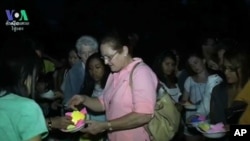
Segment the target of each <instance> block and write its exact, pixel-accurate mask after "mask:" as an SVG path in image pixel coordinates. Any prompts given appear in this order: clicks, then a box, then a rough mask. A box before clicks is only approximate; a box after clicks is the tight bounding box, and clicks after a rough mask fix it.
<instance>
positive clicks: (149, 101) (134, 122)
mask: <svg viewBox="0 0 250 141" xmlns="http://www.w3.org/2000/svg"><path fill="white" fill-rule="evenodd" d="M130 43H131V40H129V36H126V35H125V36H122V35H121V34H118V33H116V32H114V33H111V34H109V35H106V36H105V37H104V38H103V40H102V41H101V46H100V50H101V54H102V56H103V59H104V61H105V64H107V65H108V66H109V67H110V69H111V71H112V73H111V74H110V75H109V77H108V80H107V83H106V86H105V88H104V90H103V95H102V96H100V97H98V98H90V97H88V96H86V95H76V96H74V97H73V98H72V99H71V101H70V105H71V107H72V108H75V106H76V105H79V104H83V105H85V106H86V107H88V108H90V109H91V110H93V111H106V117H107V122H97V121H87V124H88V127H87V128H84V129H82V130H81V131H82V132H87V133H91V134H97V133H100V132H104V131H108V137H109V140H111V141H149V140H150V139H149V135H148V134H147V132H146V131H145V129H144V127H143V125H145V124H146V123H148V122H149V121H150V119H151V117H152V115H153V113H154V106H155V103H156V87H157V77H156V75H155V74H154V73H153V71H152V70H151V69H150V68H149V67H148V66H147V65H146V64H145V63H143V61H142V59H140V58H133V57H132V45H131V44H130ZM137 63H140V64H139V65H138V66H137V67H136V69H135V70H134V71H133V75H132V80H133V89H131V87H130V84H129V78H130V74H131V70H132V69H133V67H134V65H135V64H137Z"/></svg>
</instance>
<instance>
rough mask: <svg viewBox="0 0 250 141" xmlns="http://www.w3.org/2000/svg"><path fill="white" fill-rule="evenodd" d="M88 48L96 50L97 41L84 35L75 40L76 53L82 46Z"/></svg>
mask: <svg viewBox="0 0 250 141" xmlns="http://www.w3.org/2000/svg"><path fill="white" fill-rule="evenodd" d="M83 45H84V46H89V47H91V48H93V49H96V50H97V49H98V42H97V40H96V39H95V38H94V37H92V36H88V35H84V36H81V37H80V38H78V39H77V41H76V49H77V51H80V49H81V47H82V46H83Z"/></svg>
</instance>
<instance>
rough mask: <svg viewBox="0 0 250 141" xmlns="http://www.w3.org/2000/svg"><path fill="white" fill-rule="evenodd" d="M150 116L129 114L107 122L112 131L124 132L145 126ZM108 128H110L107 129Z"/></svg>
mask: <svg viewBox="0 0 250 141" xmlns="http://www.w3.org/2000/svg"><path fill="white" fill-rule="evenodd" d="M151 118H152V114H141V113H135V112H132V113H129V114H127V115H125V116H123V117H120V118H117V119H115V120H111V121H109V123H110V126H111V128H112V130H126V129H132V128H135V127H139V126H142V125H144V124H147V123H148V122H149V121H150V120H151ZM109 128H110V127H109Z"/></svg>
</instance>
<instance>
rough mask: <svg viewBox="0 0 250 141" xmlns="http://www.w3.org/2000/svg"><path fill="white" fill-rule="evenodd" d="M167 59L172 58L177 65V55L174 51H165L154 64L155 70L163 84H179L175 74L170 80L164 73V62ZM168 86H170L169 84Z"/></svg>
mask: <svg viewBox="0 0 250 141" xmlns="http://www.w3.org/2000/svg"><path fill="white" fill-rule="evenodd" d="M166 58H171V59H173V60H174V62H175V63H176V55H175V54H174V53H173V52H172V51H165V52H163V53H161V54H160V55H159V56H157V57H156V59H155V62H154V64H153V70H154V72H155V74H156V75H157V77H158V79H159V80H160V81H162V82H163V83H165V84H167V83H168V82H171V83H177V77H176V75H175V73H173V74H171V75H170V76H169V77H168V78H166V77H165V75H164V72H163V70H162V62H163V61H164V60H165V59H166ZM167 85H168V84H167Z"/></svg>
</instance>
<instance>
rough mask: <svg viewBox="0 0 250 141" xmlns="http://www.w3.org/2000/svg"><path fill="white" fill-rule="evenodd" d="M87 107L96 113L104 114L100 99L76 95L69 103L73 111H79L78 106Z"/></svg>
mask: <svg viewBox="0 0 250 141" xmlns="http://www.w3.org/2000/svg"><path fill="white" fill-rule="evenodd" d="M81 104H83V105H85V106H86V107H88V108H89V109H91V110H93V111H94V112H104V111H105V108H104V106H103V105H102V103H101V102H100V100H99V99H98V98H92V97H89V96H87V95H75V96H73V97H72V98H71V100H70V101H69V106H70V107H71V108H72V109H77V106H78V105H81Z"/></svg>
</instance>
